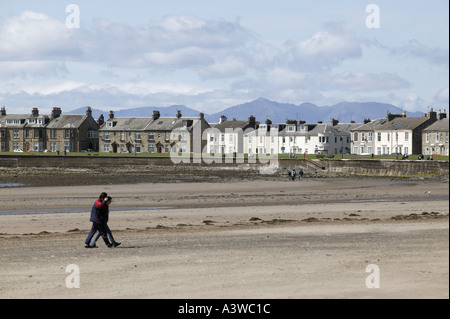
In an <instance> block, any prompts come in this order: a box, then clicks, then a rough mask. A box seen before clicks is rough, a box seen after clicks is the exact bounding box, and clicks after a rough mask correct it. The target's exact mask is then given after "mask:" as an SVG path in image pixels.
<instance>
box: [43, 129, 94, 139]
mask: <svg viewBox="0 0 450 319" xmlns="http://www.w3.org/2000/svg"><path fill="white" fill-rule="evenodd" d="M88 137H89V132H88ZM50 138H56V130H50Z"/></svg>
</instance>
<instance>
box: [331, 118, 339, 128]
mask: <svg viewBox="0 0 450 319" xmlns="http://www.w3.org/2000/svg"><path fill="white" fill-rule="evenodd" d="M331 124H332V125H333V126H336V125H338V124H339V121H338V120H335V119H331Z"/></svg>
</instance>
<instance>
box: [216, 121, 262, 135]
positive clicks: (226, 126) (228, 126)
mask: <svg viewBox="0 0 450 319" xmlns="http://www.w3.org/2000/svg"><path fill="white" fill-rule="evenodd" d="M214 128H215V129H218V130H219V131H220V132H222V133H226V132H227V131H228V130H235V129H239V128H240V129H242V130H243V131H245V130H247V129H248V128H252V129H254V127H253V126H251V124H250V123H249V122H248V121H237V120H232V121H223V122H222V123H219V124H216V125H214Z"/></svg>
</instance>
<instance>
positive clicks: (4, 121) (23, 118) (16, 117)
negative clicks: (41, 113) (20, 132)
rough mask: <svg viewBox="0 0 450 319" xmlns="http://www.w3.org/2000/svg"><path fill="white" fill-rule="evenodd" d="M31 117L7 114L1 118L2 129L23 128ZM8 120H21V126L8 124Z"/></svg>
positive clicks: (0, 125)
mask: <svg viewBox="0 0 450 319" xmlns="http://www.w3.org/2000/svg"><path fill="white" fill-rule="evenodd" d="M29 117H30V115H29V114H7V115H4V116H0V127H23V126H25V124H26V120H27V118H29ZM8 120H20V124H7V121H8Z"/></svg>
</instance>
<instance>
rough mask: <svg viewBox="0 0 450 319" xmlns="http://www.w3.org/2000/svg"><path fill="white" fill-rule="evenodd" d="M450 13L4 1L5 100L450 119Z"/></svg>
mask: <svg viewBox="0 0 450 319" xmlns="http://www.w3.org/2000/svg"><path fill="white" fill-rule="evenodd" d="M70 4H74V5H76V6H77V8H78V9H79V22H80V25H79V28H69V27H68V26H70V23H72V22H74V21H75V20H73V19H72V16H73V14H74V12H73V11H69V12H66V8H67V6H68V5H70ZM369 4H376V5H377V7H378V8H379V22H380V25H379V28H368V25H367V23H366V20H367V18H368V17H369V16H372V14H374V12H366V7H367V6H368V5H369ZM448 12H449V2H448V1H446V0H431V1H430V0H427V1H423V0H420V1H419V0H416V1H404V0H397V1H377V0H371V1H360V0H358V1H357V0H347V1H325V0H320V1H313V2H312V1H299V0H278V1H267V0H258V1H253V0H247V1H243V0H240V1H235V0H228V1H206V0H191V1H181V0H168V1H143V0H128V1H103V0H96V1H85V0H73V1H61V0H43V1H31V0H30V1H25V0H14V1H9V0H0V104H1V105H4V106H5V107H6V109H7V112H8V113H28V112H31V108H32V107H36V106H38V107H39V108H40V110H41V112H50V110H51V109H52V108H53V107H54V106H59V107H61V108H62V109H63V112H68V111H70V110H72V109H75V108H79V107H83V106H87V105H90V106H92V107H94V108H97V109H103V110H120V109H127V108H134V107H142V106H159V107H162V106H168V105H173V104H183V105H186V106H188V107H191V108H194V109H197V110H199V111H203V112H206V113H214V112H218V111H220V110H222V109H224V108H226V107H229V106H233V105H236V104H240V103H244V102H248V101H251V100H254V99H257V98H259V97H265V98H267V99H271V100H274V101H278V102H288V103H295V104H300V103H303V102H311V103H315V104H317V105H333V104H335V103H338V102H342V101H359V102H366V101H375V102H383V103H391V104H394V105H396V106H398V107H401V108H403V109H404V110H406V111H424V112H426V111H427V109H428V107H430V106H431V107H434V108H435V109H444V108H445V109H447V111H448V103H449V89H448V88H449V33H448V32H449V31H448V30H449V13H448ZM68 18H69V19H68ZM66 20H68V21H69V25H68V24H67V23H66Z"/></svg>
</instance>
